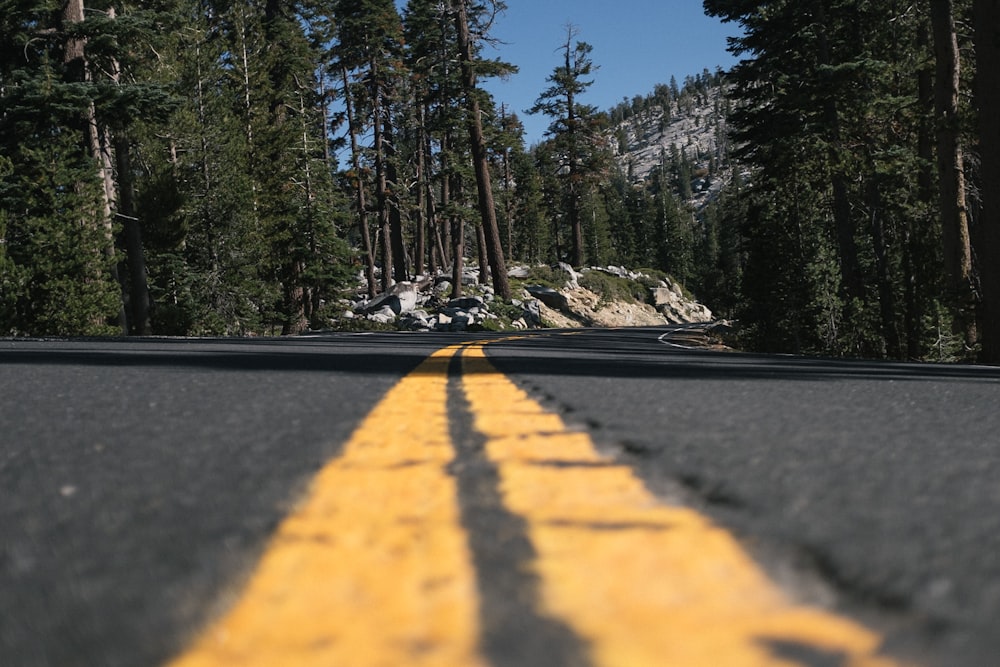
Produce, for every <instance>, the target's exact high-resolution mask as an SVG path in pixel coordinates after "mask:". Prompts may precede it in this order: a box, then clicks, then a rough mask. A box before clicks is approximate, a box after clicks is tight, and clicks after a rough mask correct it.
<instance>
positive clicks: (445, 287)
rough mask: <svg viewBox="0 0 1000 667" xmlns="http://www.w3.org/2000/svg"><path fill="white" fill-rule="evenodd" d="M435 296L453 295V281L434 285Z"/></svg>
mask: <svg viewBox="0 0 1000 667" xmlns="http://www.w3.org/2000/svg"><path fill="white" fill-rule="evenodd" d="M434 293H435V294H441V295H444V294H450V293H451V281H449V280H442V281H440V282H438V283H436V284H435V285H434Z"/></svg>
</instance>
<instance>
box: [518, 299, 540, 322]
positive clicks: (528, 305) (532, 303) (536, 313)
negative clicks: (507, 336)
mask: <svg viewBox="0 0 1000 667" xmlns="http://www.w3.org/2000/svg"><path fill="white" fill-rule="evenodd" d="M521 319H522V320H524V323H525V325H526V326H528V327H532V328H534V327H540V326H542V309H541V307H540V306H539V302H538V301H536V300H535V299H529V300H528V301H526V302H525V304H524V311H523V314H522V315H521Z"/></svg>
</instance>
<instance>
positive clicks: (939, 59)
mask: <svg viewBox="0 0 1000 667" xmlns="http://www.w3.org/2000/svg"><path fill="white" fill-rule="evenodd" d="M953 11H954V7H953V3H952V0H931V27H932V31H933V34H934V56H935V62H936V64H937V80H936V83H935V94H934V98H935V104H934V109H935V113H936V116H937V148H938V151H937V164H938V176H939V178H940V214H941V233H942V236H943V239H942V240H943V246H944V261H945V269H946V270H947V272H948V279H949V283H950V287H951V298H952V302H953V308H954V312H955V317H956V328H957V331H958V333H961V334H962V335H963V336H964V338H965V344H966V345H967V346H968V347H969V348H971V347H972V346H973V345H975V343H976V337H977V336H976V320H975V288H974V286H973V277H972V249H971V246H970V242H969V220H968V209H967V208H966V201H965V167H964V163H963V159H962V145H961V142H960V140H959V135H960V133H961V127H960V122H959V110H958V104H959V89H960V85H961V80H960V74H961V60H960V54H959V51H958V38H957V37H956V35H955V18H954V14H953Z"/></svg>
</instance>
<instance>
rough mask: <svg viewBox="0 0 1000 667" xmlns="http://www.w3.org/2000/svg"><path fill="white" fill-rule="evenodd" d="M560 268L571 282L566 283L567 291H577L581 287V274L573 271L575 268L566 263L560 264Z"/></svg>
mask: <svg viewBox="0 0 1000 667" xmlns="http://www.w3.org/2000/svg"><path fill="white" fill-rule="evenodd" d="M558 266H559V268H560V269H561V270H562V271H564V272H565V273H567V274H568V275H569V280H567V281H566V287H567V289H576V288H577V287H579V286H580V283H579V280H580V274H579V273H577V272H576V271H574V270H573V267H572V266H570V265H569V264H567V263H566V262H559V265H558Z"/></svg>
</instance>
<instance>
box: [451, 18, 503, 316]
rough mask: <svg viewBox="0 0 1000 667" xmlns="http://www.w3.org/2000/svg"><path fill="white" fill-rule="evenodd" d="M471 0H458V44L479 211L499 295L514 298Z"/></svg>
mask: <svg viewBox="0 0 1000 667" xmlns="http://www.w3.org/2000/svg"><path fill="white" fill-rule="evenodd" d="M466 2H467V0H454V6H455V9H456V13H455V23H456V27H457V28H458V48H459V56H460V58H461V62H462V83H463V87H464V92H465V103H466V111H467V112H468V118H467V122H468V125H469V142H470V143H471V144H472V161H473V166H474V167H475V170H476V186H477V188H476V189H477V190H478V192H479V214H480V217H481V218H482V225H483V233H484V235H485V237H486V238H485V242H486V255H487V261H488V262H489V264H490V273H491V275H492V277H493V289H494V291H495V292H496V295H497V296H498V297H499V298H501V299H504V300H505V301H509V300H510V283H509V282H508V280H507V266H506V263H505V262H504V257H503V248H502V246H501V245H500V230H499V228H498V227H497V213H496V205H495V204H494V201H493V186H492V182H491V176H490V166H489V156H488V154H487V152H486V140H485V138H484V137H483V120H482V116H481V113H480V108H479V91H478V90H477V88H476V71H475V67H474V66H473V62H472V39H471V36H470V34H469V18H468V10H467V7H466Z"/></svg>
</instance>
